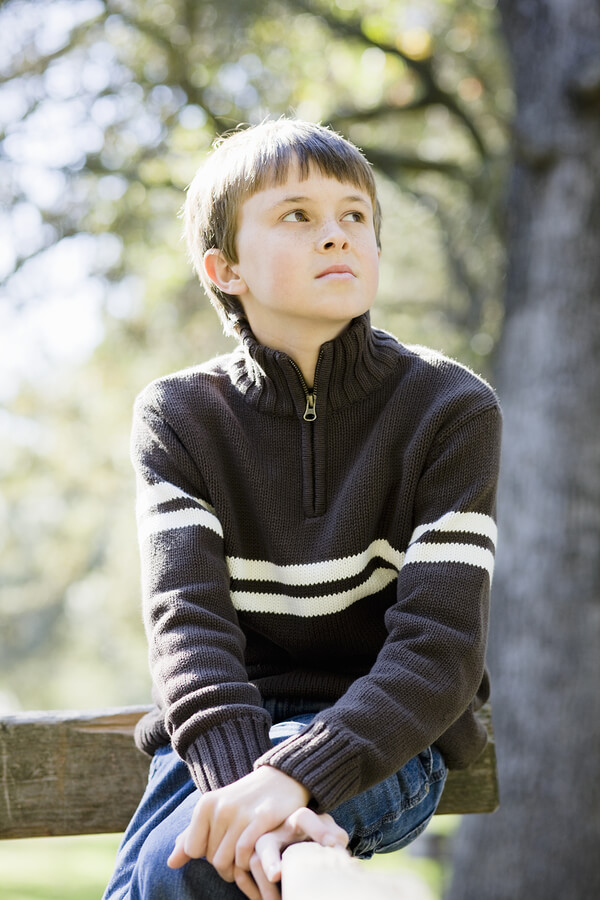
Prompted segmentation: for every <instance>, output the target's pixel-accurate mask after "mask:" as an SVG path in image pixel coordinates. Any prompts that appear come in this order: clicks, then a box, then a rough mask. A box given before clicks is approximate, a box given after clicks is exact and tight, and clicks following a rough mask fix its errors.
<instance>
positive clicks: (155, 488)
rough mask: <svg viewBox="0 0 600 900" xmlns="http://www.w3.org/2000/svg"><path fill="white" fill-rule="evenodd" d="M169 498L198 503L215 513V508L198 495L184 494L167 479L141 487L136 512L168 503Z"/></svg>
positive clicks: (146, 510)
mask: <svg viewBox="0 0 600 900" xmlns="http://www.w3.org/2000/svg"><path fill="white" fill-rule="evenodd" d="M170 500H186V501H188V502H189V503H194V504H200V506H202V507H203V508H204V509H207V510H208V511H209V512H210V513H212V514H213V515H215V509H214V507H213V506H211V505H210V503H207V502H206V501H205V500H200V499H199V498H198V497H192V495H191V494H186V492H185V491H182V490H181V488H178V487H176V486H175V485H174V484H170V483H169V482H168V481H159V482H158V483H157V484H150V485H148V486H145V485H144V487H142V488H141V489H140V491H139V494H138V498H137V514H138V516H141V515H143V514H144V513H146V512H148V511H149V510H150V509H152V507H153V506H159V505H160V504H161V503H168V502H169V501H170Z"/></svg>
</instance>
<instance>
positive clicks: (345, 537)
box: [133, 314, 500, 812]
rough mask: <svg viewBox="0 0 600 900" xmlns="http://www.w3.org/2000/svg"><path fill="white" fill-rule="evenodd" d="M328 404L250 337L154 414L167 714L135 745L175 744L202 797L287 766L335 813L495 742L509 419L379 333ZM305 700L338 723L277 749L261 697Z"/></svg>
mask: <svg viewBox="0 0 600 900" xmlns="http://www.w3.org/2000/svg"><path fill="white" fill-rule="evenodd" d="M314 394H315V397H314V398H311V401H312V399H314V400H315V403H314V406H315V412H316V418H314V417H313V418H312V420H308V421H307V418H308V419H311V416H313V415H314V414H312V413H310V414H309V415H308V417H307V418H305V414H306V410H307V388H306V385H305V384H304V382H303V379H302V376H301V374H300V372H299V370H298V368H297V367H296V366H295V364H294V363H293V361H292V360H291V359H290V358H289V357H288V356H286V355H285V354H284V353H281V352H278V351H273V350H271V349H269V348H266V347H263V346H260V345H259V344H257V342H256V341H255V340H254V338H253V336H252V334H251V332H250V331H249V330H246V331H245V332H244V333H243V339H242V341H241V342H240V345H239V347H238V348H237V349H236V350H235V351H234V352H233V353H231V354H229V355H227V356H224V357H221V358H218V359H215V360H212V361H211V362H209V363H208V364H206V365H203V366H199V367H196V368H191V369H188V370H185V371H183V372H179V373H177V374H175V375H172V376H169V377H166V378H161V379H159V380H158V381H155V382H154V383H153V384H151V385H150V386H149V387H148V388H147V389H146V390H145V391H144V392H143V393H142V394H141V396H140V397H139V398H138V401H137V403H136V409H135V418H134V429H133V460H134V465H135V469H136V472H137V476H138V482H139V500H138V513H139V532H140V547H141V557H142V581H143V603H144V615H145V622H146V627H147V630H148V636H149V643H150V663H151V669H152V675H153V680H154V685H155V694H156V699H157V710H156V712H155V714H154V715H150V716H148V717H147V718H145V719H144V720H142V722H141V723H140V727H139V728H138V732H137V740H138V744H139V746H140V747H141V748H142V749H144V750H146V751H147V752H150V753H152V752H153V750H154V749H155V748H156V747H157V746H159V745H161V744H164V743H167V742H168V741H169V740H171V741H172V743H173V746H174V748H175V749H176V751H177V752H178V753H179V754H180V755H181V757H182V758H183V759H184V760H185V761H186V762H187V764H188V765H189V767H190V770H191V773H192V776H193V778H194V780H195V782H196V784H197V785H198V787H199V788H200V789H201V790H211V789H214V788H216V787H220V786H221V785H224V784H227V783H229V782H231V781H233V780H235V779H237V778H240V777H241V776H243V775H245V774H247V773H248V772H249V771H251V770H252V768H253V767H255V766H257V765H262V764H265V763H268V764H270V765H274V766H277V767H278V768H280V769H281V770H282V771H284V772H286V773H288V774H289V775H291V776H292V777H293V778H296V779H297V780H298V781H300V782H302V783H303V784H304V785H305V786H306V787H307V788H308V790H309V791H310V792H311V794H312V796H313V798H314V799H313V803H314V805H315V807H316V808H317V810H318V811H319V812H322V811H325V810H329V809H332V808H333V807H335V806H336V805H337V804H339V803H340V802H342V801H343V800H345V799H347V798H348V797H351V796H353V795H355V794H357V793H360V792H361V791H363V790H365V789H367V788H368V787H370V786H371V785H373V784H375V783H377V782H378V781H381V780H383V779H384V778H386V777H387V776H388V775H390V774H392V773H393V772H395V771H397V770H398V769H399V768H400V767H401V766H402V765H403V764H404V763H405V762H407V761H408V760H409V759H410V758H411V757H412V756H414V755H415V754H417V753H418V752H420V751H421V750H423V749H424V748H425V747H426V746H428V745H429V744H431V743H434V742H435V743H437V745H438V746H439V747H440V749H441V750H442V752H443V754H444V756H445V758H446V761H447V763H448V765H449V766H450V767H463V766H466V765H468V764H469V763H470V762H471V761H472V760H473V759H474V758H476V757H477V756H478V754H479V753H480V752H481V751H482V749H483V747H484V745H485V741H486V736H485V732H484V730H483V729H482V727H481V726H480V725H479V724H478V722H477V720H476V718H475V717H474V715H473V710H474V709H475V708H477V706H478V705H480V704H481V703H482V702H483V701H484V700H485V699H486V698H487V696H488V690H489V688H488V679H487V674H486V671H485V668H484V657H485V645H486V636H487V626H488V603H489V589H490V579H491V574H492V569H493V554H494V545H495V538H496V527H495V523H494V514H495V494H496V481H497V475H498V463H499V446H500V413H499V409H498V404H497V401H496V398H495V395H494V394H493V392H492V391H491V389H490V388H489V387H488V386H487V385H486V384H485V383H484V382H483V381H481V379H479V378H477V377H476V376H475V375H473V374H472V373H471V372H470V371H468V370H467V369H466V368H464V367H462V366H460V365H458V364H457V363H455V362H452V361H450V360H448V359H446V358H444V357H442V356H440V355H438V354H436V353H433V352H432V351H429V350H425V349H424V348H414V347H413V348H409V347H406V346H403V345H402V344H400V343H398V341H396V339H395V338H393V337H392V336H390V335H389V334H386V333H385V332H382V331H378V330H375V329H372V328H371V326H370V322H369V316H368V314H367V315H365V316H362V317H360V318H359V319H356V320H355V321H354V322H353V323H352V324H351V325H350V327H349V328H348V330H347V331H346V332H344V334H342V335H341V336H340V337H339V338H337V339H336V340H335V341H331V342H329V343H327V344H324V345H323V347H322V348H321V354H320V357H319V362H318V365H317V372H316V376H315V387H314ZM308 406H309V408H311V407H312V402H310V403H308ZM299 697H302V698H305V699H307V700H309V701H314V702H315V703H317V704H323V703H326V704H330V705H329V706H328V708H327V709H325V710H324V711H322V712H320V713H318V714H317V716H316V719H315V721H314V723H313V724H312V725H311V726H310V727H308V728H307V729H306V730H305V731H304V732H303V733H302V734H301V735H299V736H298V737H295V738H292V739H289V740H287V741H285V742H284V743H282V744H280V745H279V746H277V747H272V746H271V742H270V740H269V735H268V732H269V725H270V718H269V715H268V713H267V712H266V710H265V709H264V707H263V705H262V703H263V700H267V699H272V698H289V699H292V700H293V699H294V698H299Z"/></svg>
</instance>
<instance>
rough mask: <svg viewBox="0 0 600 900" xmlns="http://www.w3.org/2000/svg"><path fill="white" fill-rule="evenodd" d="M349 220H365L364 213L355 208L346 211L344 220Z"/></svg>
mask: <svg viewBox="0 0 600 900" xmlns="http://www.w3.org/2000/svg"><path fill="white" fill-rule="evenodd" d="M348 220H349V221H350V222H364V220H365V217H364V215H363V213H361V212H358V211H357V210H353V211H352V212H349V213H346V215H345V216H344V217H343V221H344V222H347V221H348Z"/></svg>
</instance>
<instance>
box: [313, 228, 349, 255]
mask: <svg viewBox="0 0 600 900" xmlns="http://www.w3.org/2000/svg"><path fill="white" fill-rule="evenodd" d="M318 244H319V250H347V249H348V247H349V242H348V235H347V234H346V232H345V231H344V229H343V228H341V227H340V225H339V223H338V222H336V221H333V222H327V223H326V224H325V225H324V226H323V229H322V231H321V234H320V235H319V240H318Z"/></svg>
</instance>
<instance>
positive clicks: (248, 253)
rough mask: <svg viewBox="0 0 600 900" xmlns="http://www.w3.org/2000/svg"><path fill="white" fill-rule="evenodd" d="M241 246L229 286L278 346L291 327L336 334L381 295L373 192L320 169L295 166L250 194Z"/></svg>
mask: <svg viewBox="0 0 600 900" xmlns="http://www.w3.org/2000/svg"><path fill="white" fill-rule="evenodd" d="M236 248H237V254H238V262H237V263H235V264H232V265H231V266H229V267H228V269H229V273H230V275H231V280H230V282H229V283H228V284H227V285H226V286H225V290H226V291H227V292H228V293H235V294H236V295H237V296H238V297H239V299H240V301H241V303H242V306H243V307H244V312H245V314H246V316H247V318H248V321H249V323H250V326H251V328H252V330H253V331H254V333H255V335H256V336H257V337H258V338H259V340H263V342H265V343H270V344H271V346H276V345H277V340H278V335H280V336H281V337H282V338H285V336H286V334H287V335H288V336H289V335H290V333H298V334H300V333H302V332H304V333H306V334H314V336H315V339H316V340H317V341H318V342H319V343H322V342H323V341H325V340H330V339H331V338H333V337H335V336H336V335H337V334H339V333H340V332H341V331H343V330H344V328H345V327H346V326H347V325H348V323H349V322H350V320H351V319H353V318H354V317H355V316H358V315H362V313H364V312H366V311H367V310H368V309H370V307H371V305H372V304H373V301H374V299H375V294H376V291H377V283H378V277H379V249H378V247H377V240H376V236H375V229H374V226H373V205H372V203H371V199H370V197H369V195H368V193H367V192H366V191H364V190H363V189H361V188H359V187H357V186H356V185H354V184H348V183H345V182H340V181H337V180H336V179H335V178H329V177H327V176H326V175H323V174H322V173H321V172H320V171H319V170H318V169H311V171H310V172H309V175H308V177H307V178H305V179H301V178H300V173H299V171H298V169H297V168H295V167H294V168H292V167H290V173H289V176H288V178H287V180H286V181H285V182H284V183H282V184H276V185H273V186H270V187H267V188H265V189H264V190H261V191H258V192H257V193H256V194H253V195H252V196H250V197H249V198H248V199H247V200H245V201H244V203H243V204H242V206H241V209H240V212H239V218H238V229H237V239H236ZM210 252H212V251H209V253H210ZM290 330H292V331H290ZM279 344H280V346H281V345H282V342H281V341H279ZM283 344H285V341H283Z"/></svg>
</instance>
